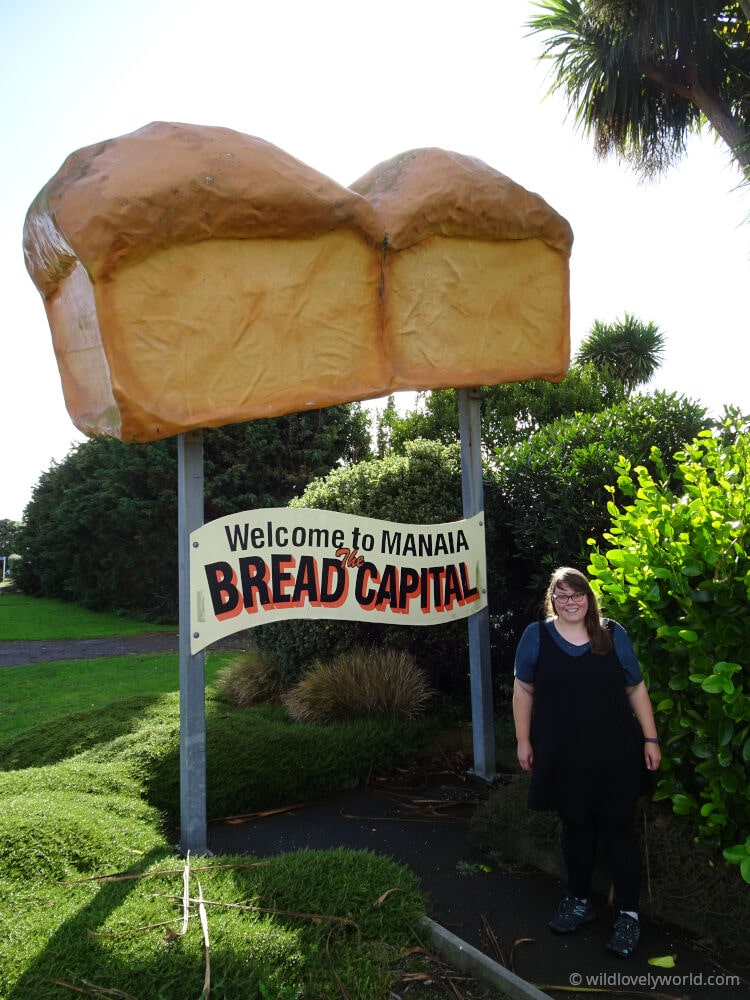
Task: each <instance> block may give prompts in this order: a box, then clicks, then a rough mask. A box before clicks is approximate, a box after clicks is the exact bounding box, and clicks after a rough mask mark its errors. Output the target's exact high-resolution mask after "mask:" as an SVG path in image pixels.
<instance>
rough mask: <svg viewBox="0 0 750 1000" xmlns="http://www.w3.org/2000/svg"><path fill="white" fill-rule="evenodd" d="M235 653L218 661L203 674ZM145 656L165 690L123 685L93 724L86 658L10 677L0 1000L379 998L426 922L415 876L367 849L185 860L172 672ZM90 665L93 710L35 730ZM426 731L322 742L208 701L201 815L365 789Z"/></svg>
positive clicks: (1, 685)
mask: <svg viewBox="0 0 750 1000" xmlns="http://www.w3.org/2000/svg"><path fill="white" fill-rule="evenodd" d="M229 656H230V654H223V655H221V656H218V655H217V656H216V657H214V654H212V653H209V655H208V657H207V661H208V662H207V675H208V676H209V677H213V676H215V675H216V673H218V672H219V671H220V670H221V669H222V668H223V667H224V666H225V665H226V662H227V660H228V658H229ZM149 659H150V658H148V657H143V658H141V657H118V658H117V662H116V663H115V664H113V665H110V666H111V669H112V670H113V674H112V677H113V678H114V676H115V674H121V675H124V676H125V677H128V678H129V679H130V680H131V682H132V684H133V686H132V688H131V692H132V691H137V690H138V685H139V684H140V683H141V681H142V680H143V677H144V675H145V674H147V673H148V669H149V668H148V660H149ZM154 659H155V660H158V661H159V662H160V664H161V665H160V666H157V668H156V670H155V673H156V674H157V675H160V676H161V681H160V683H166V679H167V678H168V677H172V678H173V680H174V685H173V687H172V690H170V691H166V692H160V691H159V690H157V689H156V688H155V689H154V690H151V691H149V692H148V693H140V694H137V695H132V696H131V697H120V696H119V695H123V694H125V693H126V688H125V687H120V688H118V689H117V697H115V698H114V700H111V701H110V702H109V703H104V702H103V701H100V703H98V704H96V705H95V706H94V707H93V708H92V707H88V706H86V701H85V700H83V699H85V698H88V697H89V696H90V694H91V691H92V690H93V687H92V686H95V684H96V677H95V672H96V668H95V667H93V666H92V668H91V670H90V671H89V672H88V675H87V671H86V667H87V664H86V663H85V661H78V662H77V663H74V664H71V663H69V662H63V663H57V664H46V665H44V667H43V669H42V670H40V668H39V665H30V666H28V667H21V668H8V669H6V670H4V671H1V672H0V704H4V703H5V698H6V694H7V692H9V691H14V690H15V692H16V697H18V694H17V693H18V691H19V690H20V689H23V697H24V699H25V700H26V710H25V712H24V711H18V712H16V713H15V721H14V723H13V724H12V725H9V726H8V727H7V728H6V730H5V733H4V734H3V735H2V737H0V767H2V771H0V797H2V801H3V803H4V809H3V810H2V815H1V816H0V895H1V896H2V898H3V900H4V905H3V907H2V908H1V909H0V996H2V997H4V998H6V1000H58V998H62V997H68V996H72V995H85V996H99V997H102V996H115V997H119V998H121V1000H124V998H128V997H130V998H135V1000H177V998H179V1000H183V998H186V997H195V998H198V997H200V996H202V995H204V996H205V995H208V994H207V992H206V990H207V987H208V986H209V985H210V996H211V997H212V998H229V997H238V996H242V997H251V996H252V997H255V996H257V997H261V998H263V997H273V998H274V1000H276V998H279V1000H284V998H293V997H308V998H312V997H314V998H315V1000H325V998H326V997H341V996H346V995H351V996H357V997H359V998H361V1000H367V998H370V997H372V998H381V997H383V996H387V995H388V992H389V990H390V988H391V987H392V985H393V982H394V977H396V978H397V977H398V971H397V970H398V968H399V966H400V963H401V962H402V961H403V959H402V949H403V948H404V947H405V946H406V945H407V944H410V943H411V944H413V943H415V940H416V939H415V938H414V936H413V932H414V928H415V926H416V923H417V922H418V919H419V917H420V916H421V915H422V914H423V913H424V912H425V901H424V899H423V897H422V894H421V892H420V889H419V886H418V883H417V880H416V876H414V874H413V873H411V872H410V871H409V870H408V869H406V868H404V867H403V866H400V865H398V864H396V863H394V862H392V861H391V860H389V859H386V858H383V857H380V856H377V855H373V854H370V853H368V852H356V851H355V852H351V851H349V852H347V851H332V852H331V851H326V852H296V853H294V854H287V855H281V856H279V857H277V858H273V859H256V858H248V857H242V858H193V859H187V861H186V859H183V858H182V857H181V856H179V855H178V854H177V852H176V850H175V848H174V846H173V845H174V843H175V824H176V822H177V820H178V815H177V810H178V800H179V794H178V792H179V786H178V780H179V764H178V760H179V729H178V719H179V698H178V693H177V691H176V690H175V688H176V685H177V670H176V657H175V658H170V657H166V658H163V657H156V658H154ZM170 659H171V660H172V662H170ZM100 668H101V669H102V670H105V671H106V670H108V669H109V667H108V666H107V665H106V664H105V662H104V661H100ZM79 669H80V671H81V677H82V683H81V694H82V702H81V704H82V705H84V706H86V707H83V708H81V709H80V710H79V711H77V712H71V711H69V709H70V707H71V704H70V703H66V705H65V706H64V707H65V708H66V709H67V710H66V711H64V712H60V714H55V715H54V716H50V715H49V714H48V712H46V711H42V712H41V713H40V714H38V715H37V716H34V715H33V713H32V712H31V710H30V706H31V705H32V704H33V703H34V702H35V701H36V702H38V703H39V704H41V705H44V704H45V702H46V700H47V695H48V694H49V693H50V692H53V691H54V690H55V689H56V688H57V687H59V686H60V684H61V678H69V677H71V676H74V675H75V673H76V671H77V670H79ZM71 671H72V673H71ZM22 675H25V676H24V677H23V680H24V683H23V684H22V683H21V679H22ZM156 687H158V685H156ZM59 707H60V705H59V704H58V708H59ZM429 728H430V725H429V723H428V722H426V721H421V722H416V723H415V722H405V721H379V720H364V721H361V722H349V723H347V722H342V723H338V724H336V725H333V726H326V727H321V726H311V725H306V724H303V723H299V722H294V721H292V720H290V718H289V716H288V715H287V714H286V713H285V712H284V710H283V709H282V708H280V707H278V706H263V705H260V706H254V707H251V708H239V707H235V706H231V705H229V704H228V703H227V702H226V701H225V700H224V699H223V698H220V697H219V696H218V695H217V693H216V692H215V691H214V690H213V688H211V687H209V689H208V692H207V742H208V747H207V757H208V776H207V787H208V790H209V803H208V808H209V815H210V816H212V817H215V816H221V815H226V814H227V813H233V814H236V813H238V812H243V811H253V810H254V809H257V808H258V807H262V806H265V805H267V804H268V803H270V802H282V801H283V802H289V801H295V800H296V801H301V800H302V799H303V798H304V799H307V798H309V797H311V796H314V795H316V794H322V793H323V792H325V791H330V790H334V789H339V788H342V787H347V786H349V785H353V784H356V783H357V782H358V781H359V780H360V779H361V778H362V777H364V776H366V775H368V774H370V773H371V772H372V771H377V770H381V769H382V770H387V769H388V768H392V767H393V766H395V764H396V763H398V762H401V761H403V760H405V759H409V758H411V757H413V755H414V754H415V753H416V752H418V749H419V747H420V746H421V744H422V742H423V741H424V740H425V738H426V736H427V734H428V732H429ZM238 790H239V793H240V794H238ZM186 866H187V872H186ZM345 991H350V992H348V993H347V992H345Z"/></svg>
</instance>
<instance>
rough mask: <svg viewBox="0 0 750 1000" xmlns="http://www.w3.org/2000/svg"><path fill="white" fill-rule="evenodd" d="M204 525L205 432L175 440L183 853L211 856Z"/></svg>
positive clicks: (181, 840)
mask: <svg viewBox="0 0 750 1000" xmlns="http://www.w3.org/2000/svg"><path fill="white" fill-rule="evenodd" d="M202 524H203V432H202V431H188V432H186V433H185V434H180V435H178V438H177V530H178V533H179V568H180V590H179V597H180V851H181V852H182V853H183V854H187V852H188V851H189V852H190V853H191V854H207V853H209V852H208V829H207V828H208V823H207V818H206V655H205V652H204V651H203V650H201V652H199V653H196V654H195V655H191V653H190V532H191V531H194V530H195V529H196V528H200V527H201V526H202Z"/></svg>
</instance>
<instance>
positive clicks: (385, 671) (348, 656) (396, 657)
mask: <svg viewBox="0 0 750 1000" xmlns="http://www.w3.org/2000/svg"><path fill="white" fill-rule="evenodd" d="M429 698H430V690H429V688H428V686H427V679H426V677H425V674H424V671H422V670H420V669H419V668H418V667H417V665H416V663H415V662H414V658H413V657H412V656H410V655H409V654H408V653H404V652H400V651H398V650H393V649H377V648H375V647H372V648H371V649H355V650H351V651H350V652H348V653H341V654H340V655H339V656H337V657H335V658H334V659H333V660H332V661H331V662H330V663H318V664H317V665H316V666H315V667H314V668H313V669H312V670H310V671H309V672H308V673H307V674H306V675H305V676H304V677H303V678H302V680H301V681H299V683H298V684H296V685H295V686H294V687H293V688H292V690H291V691H289V692H288V693H287V694H286V695H285V697H284V706H285V707H286V709H287V711H288V712H289V714H290V715H291V716H292V717H293V718H294V719H297V720H298V721H300V722H313V723H326V722H340V721H344V720H347V719H363V718H371V717H374V716H382V717H386V718H404V719H413V718H415V716H417V715H419V714H420V713H421V712H423V711H424V707H425V705H426V703H427V701H428V700H429Z"/></svg>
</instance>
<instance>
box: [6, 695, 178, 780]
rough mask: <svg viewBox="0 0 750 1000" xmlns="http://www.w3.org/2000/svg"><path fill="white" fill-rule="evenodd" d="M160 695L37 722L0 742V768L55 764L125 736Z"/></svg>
mask: <svg viewBox="0 0 750 1000" xmlns="http://www.w3.org/2000/svg"><path fill="white" fill-rule="evenodd" d="M162 697H163V695H158V694H153V695H141V696H138V697H135V698H124V699H123V700H122V701H117V702H113V703H111V704H109V705H105V706H104V707H102V708H96V709H90V710H89V711H86V712H74V713H72V714H70V715H65V716H63V717H61V718H59V719H50V720H49V721H47V722H40V723H38V724H37V725H35V726H31V727H30V728H29V729H26V730H24V732H23V733H21V734H19V735H16V736H14V737H13V738H12V739H9V740H6V741H5V742H3V743H0V769H2V770H4V771H19V770H24V769H25V768H28V767H45V766H47V765H50V764H58V763H60V762H61V761H63V760H66V759H67V758H69V757H74V756H75V755H76V754H79V753H83V752H84V751H85V750H91V749H93V748H94V747H97V746H100V745H102V744H106V743H111V742H112V741H113V740H115V739H117V738H118V737H120V736H127V735H128V734H129V733H133V732H135V731H136V730H137V729H139V728H140V727H141V726H142V725H143V716H144V714H145V713H146V712H147V711H148V709H149V708H151V707H152V706H153V705H155V704H156V703H157V702H158V701H159V700H160V698H162Z"/></svg>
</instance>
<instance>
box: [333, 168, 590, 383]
mask: <svg viewBox="0 0 750 1000" xmlns="http://www.w3.org/2000/svg"><path fill="white" fill-rule="evenodd" d="M351 188H352V190H354V191H356V192H358V193H359V194H362V195H363V196H364V197H365V198H367V200H368V201H369V202H370V203H371V204H372V205H373V207H374V208H375V210H376V211H377V213H378V215H379V217H380V219H381V221H382V223H383V226H384V228H385V231H386V236H387V251H386V255H385V260H384V279H383V283H384V298H385V303H386V312H385V324H386V339H387V340H388V342H389V345H390V351H391V362H392V366H393V373H392V384H393V387H394V388H397V389H436V388H446V387H449V386H452V387H455V388H461V387H468V386H474V385H494V384H497V383H502V382H516V381H522V380H525V379H531V378H544V379H549V380H551V381H559V380H560V379H562V378H564V376H565V373H566V372H567V369H568V363H569V354H570V340H569V329H570V298H569V267H568V260H569V257H570V251H571V247H572V242H573V234H572V231H571V228H570V226H569V224H568V223H567V222H566V220H565V219H563V218H562V216H560V215H558V214H557V212H555V211H554V210H553V209H552V208H550V206H549V205H548V204H547V203H546V202H545V201H544V200H543V199H542V198H541V197H539V195H537V194H532V193H531V192H529V191H527V190H525V188H523V187H521V186H520V185H519V184H516V183H515V182H514V181H512V180H511V179H510V178H509V177H506V176H505V175H504V174H501V173H499V172H498V171H497V170H495V169H493V168H492V167H489V166H488V165H487V164H486V163H483V162H482V161H481V160H477V159H474V158H472V157H469V156H463V155H461V154H459V153H452V152H447V151H445V150H442V149H416V150H412V151H410V152H407V153H402V154H401V155H399V156H396V157H394V158H393V159H391V160H388V161H386V162H385V163H381V164H380V165H378V166H377V167H375V168H373V170H371V171H370V172H369V173H368V174H366V175H365V176H364V177H362V178H360V179H359V180H358V181H356V182H355V183H354V184H352V185H351Z"/></svg>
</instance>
